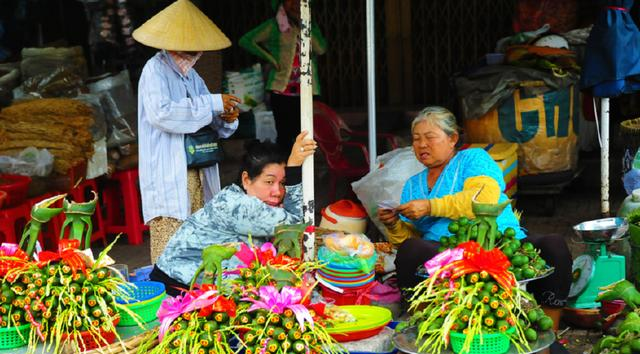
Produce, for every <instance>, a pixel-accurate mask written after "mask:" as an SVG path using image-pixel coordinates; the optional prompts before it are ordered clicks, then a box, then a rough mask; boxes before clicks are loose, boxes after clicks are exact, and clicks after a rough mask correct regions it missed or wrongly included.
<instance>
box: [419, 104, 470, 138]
mask: <svg viewBox="0 0 640 354" xmlns="http://www.w3.org/2000/svg"><path fill="white" fill-rule="evenodd" d="M422 122H428V123H431V124H433V125H435V126H437V127H438V128H440V129H442V131H443V132H445V134H447V135H448V136H452V135H453V134H454V133H458V132H459V130H460V128H459V127H458V123H456V117H455V116H454V115H453V113H451V111H449V110H448V109H446V108H444V107H440V106H429V107H426V108H424V109H423V110H422V111H420V113H418V116H417V117H415V118H414V119H413V122H412V123H411V132H412V133H413V129H414V128H415V127H416V125H417V124H418V123H422Z"/></svg>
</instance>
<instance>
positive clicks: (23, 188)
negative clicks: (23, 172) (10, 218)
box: [0, 174, 31, 208]
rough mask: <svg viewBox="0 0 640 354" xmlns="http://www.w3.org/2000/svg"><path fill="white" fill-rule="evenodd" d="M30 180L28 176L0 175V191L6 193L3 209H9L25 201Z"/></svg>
mask: <svg viewBox="0 0 640 354" xmlns="http://www.w3.org/2000/svg"><path fill="white" fill-rule="evenodd" d="M29 183H31V178H30V177H28V176H20V175H10V174H0V191H3V192H5V193H7V196H6V199H5V201H4V205H3V207H4V208H11V207H14V206H16V205H19V204H20V203H22V202H23V201H24V200H25V199H27V191H28V190H29Z"/></svg>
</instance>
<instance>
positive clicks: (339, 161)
mask: <svg viewBox="0 0 640 354" xmlns="http://www.w3.org/2000/svg"><path fill="white" fill-rule="evenodd" d="M324 114H325V112H323V111H314V114H313V138H314V139H315V140H316V142H317V143H318V147H319V148H320V151H322V153H323V154H324V157H325V159H326V161H327V165H328V166H329V198H330V200H329V201H330V202H333V201H334V200H335V197H336V185H337V182H338V179H344V180H347V182H349V181H355V180H357V179H359V178H361V177H362V176H364V175H365V174H367V172H369V151H368V150H367V147H366V146H365V145H364V144H363V143H361V142H356V141H345V140H343V139H342V136H341V135H340V129H339V128H338V127H337V126H335V125H334V124H333V123H332V121H331V120H330V119H327V118H326V117H324ZM346 150H353V151H356V152H357V153H356V155H355V157H356V161H353V162H352V161H351V160H350V159H348V158H347V156H346V155H345V151H346Z"/></svg>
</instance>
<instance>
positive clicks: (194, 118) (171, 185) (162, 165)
mask: <svg viewBox="0 0 640 354" xmlns="http://www.w3.org/2000/svg"><path fill="white" fill-rule="evenodd" d="M223 109H224V108H223V104H222V96H221V95H212V94H211V93H209V90H208V89H207V87H206V85H205V83H204V81H203V80H202V78H201V77H200V76H199V75H198V73H196V71H195V70H189V72H187V74H186V75H182V74H181V72H180V70H179V69H178V67H177V66H176V65H175V63H174V62H173V60H172V59H171V57H170V56H169V55H168V54H167V53H166V52H165V51H160V52H158V53H157V54H156V55H155V56H153V57H152V58H151V59H149V61H147V63H146V65H145V66H144V68H143V69H142V74H141V76H140V82H139V84H138V154H139V163H138V168H139V171H140V193H141V195H142V214H143V217H144V221H145V223H147V222H149V220H151V219H153V218H156V217H159V216H165V217H172V218H176V219H178V220H184V219H186V218H187V216H189V214H190V208H191V207H190V201H189V196H188V193H187V159H186V154H185V150H184V134H187V133H194V132H196V131H198V130H199V129H200V128H202V127H204V126H205V125H207V124H210V125H211V126H212V127H213V128H214V129H216V130H217V131H218V135H219V136H220V137H221V138H226V137H228V136H230V135H231V134H233V132H234V131H235V130H236V128H237V127H238V121H237V120H236V121H234V122H233V123H226V122H224V121H223V120H222V119H220V118H219V117H218V114H220V113H222V111H223ZM204 176H205V178H204V181H203V187H204V196H205V201H207V200H209V199H211V198H212V197H213V195H214V194H216V193H217V192H218V191H219V190H220V176H219V174H218V166H217V165H214V166H212V167H209V168H205V169H204Z"/></svg>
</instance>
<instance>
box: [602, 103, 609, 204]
mask: <svg viewBox="0 0 640 354" xmlns="http://www.w3.org/2000/svg"><path fill="white" fill-rule="evenodd" d="M600 136H601V139H602V147H601V149H600V193H601V195H602V196H601V200H600V202H601V209H602V216H603V217H608V216H609V98H608V97H604V98H602V99H600Z"/></svg>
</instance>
